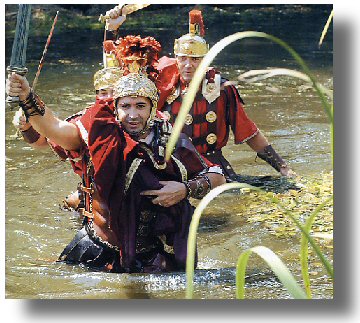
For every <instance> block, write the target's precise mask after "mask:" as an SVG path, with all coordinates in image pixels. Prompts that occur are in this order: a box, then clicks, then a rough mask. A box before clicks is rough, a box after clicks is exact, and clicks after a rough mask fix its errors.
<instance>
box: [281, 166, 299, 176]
mask: <svg viewBox="0 0 360 323" xmlns="http://www.w3.org/2000/svg"><path fill="white" fill-rule="evenodd" d="M280 174H281V176H286V177H295V176H296V173H295V172H294V171H293V170H292V169H291V168H290V167H289V166H286V167H281V168H280Z"/></svg>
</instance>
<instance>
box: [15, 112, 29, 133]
mask: <svg viewBox="0 0 360 323" xmlns="http://www.w3.org/2000/svg"><path fill="white" fill-rule="evenodd" d="M12 124H13V125H14V126H15V128H16V129H19V130H21V131H26V130H28V129H30V128H31V123H30V122H26V118H25V116H24V115H23V114H22V110H21V109H19V110H18V111H16V112H15V115H14V118H13V120H12Z"/></svg>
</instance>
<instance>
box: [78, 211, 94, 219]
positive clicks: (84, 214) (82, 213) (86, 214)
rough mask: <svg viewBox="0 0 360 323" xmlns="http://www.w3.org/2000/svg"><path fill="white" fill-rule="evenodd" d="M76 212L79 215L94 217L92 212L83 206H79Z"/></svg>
mask: <svg viewBox="0 0 360 323" xmlns="http://www.w3.org/2000/svg"><path fill="white" fill-rule="evenodd" d="M78 212H79V213H80V215H81V216H86V217H87V218H89V219H93V218H94V213H90V212H88V211H86V210H85V209H84V208H79V209H78Z"/></svg>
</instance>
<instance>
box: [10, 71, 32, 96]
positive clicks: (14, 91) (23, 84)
mask: <svg viewBox="0 0 360 323" xmlns="http://www.w3.org/2000/svg"><path fill="white" fill-rule="evenodd" d="M6 93H7V94H8V95H9V96H18V97H19V99H20V101H23V100H25V99H26V98H27V97H28V95H29V93H30V85H29V82H28V81H27V79H26V78H25V77H24V76H21V75H18V74H16V73H12V74H9V75H8V79H7V80H6Z"/></svg>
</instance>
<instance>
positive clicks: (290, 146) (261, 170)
mask: <svg viewBox="0 0 360 323" xmlns="http://www.w3.org/2000/svg"><path fill="white" fill-rule="evenodd" d="M322 11H324V12H327V11H326V10H321V11H319V12H316V14H314V13H313V12H311V13H309V12H303V13H297V14H294V15H293V16H291V15H290V14H286V13H285V12H273V11H269V12H268V11H262V12H251V13H250V14H249V16H248V17H247V20H243V21H238V22H234V21H226V19H225V20H222V28H217V31H216V32H214V30H213V29H212V28H211V26H209V31H208V40H209V42H210V44H214V43H215V42H216V41H217V40H220V39H221V38H222V37H224V36H226V35H228V34H231V33H233V32H235V31H243V30H259V31H264V32H268V33H270V34H273V35H275V36H278V37H280V38H283V39H284V40H286V41H288V42H289V44H290V45H292V46H293V47H294V48H295V49H296V50H297V51H298V52H299V53H300V55H302V57H303V58H304V59H305V60H306V62H307V63H308V64H309V65H310V67H311V68H312V72H313V73H314V75H315V76H316V78H317V79H318V80H319V82H321V83H322V84H324V85H325V86H328V87H329V88H332V79H333V78H332V34H331V32H330V33H329V35H328V38H327V40H326V43H325V44H324V46H323V48H322V49H320V50H319V49H318V48H317V42H318V39H319V35H320V33H321V30H322V27H323V24H324V22H325V21H326V18H327V17H326V14H321V12H322ZM314 15H315V16H316V15H317V17H321V19H320V18H319V19H312V18H313V16H314ZM324 19H325V20H324ZM255 22H256V23H255ZM305 22H306V23H305ZM184 32H185V30H184ZM129 33H134V34H138V33H141V34H142V35H147V34H151V35H153V36H155V37H157V38H158V40H160V41H161V42H162V43H163V44H166V45H165V46H164V47H165V48H164V53H167V52H169V51H171V43H172V39H173V38H174V37H178V36H179V35H177V34H176V35H174V33H173V31H168V30H163V29H161V28H159V29H158V30H151V31H149V32H148V33H145V32H144V31H143V30H142V31H138V30H134V31H129ZM78 37H79V35H78V34H76V33H69V34H62V35H56V33H55V36H54V39H53V42H52V45H51V46H52V47H51V49H50V50H49V54H48V58H47V62H46V64H45V66H44V70H43V72H42V74H41V76H40V80H39V85H38V92H39V94H40V95H41V96H42V98H43V100H44V101H45V102H46V103H47V105H48V106H49V107H50V108H52V109H53V111H55V113H56V114H57V115H58V116H59V117H61V118H65V117H66V116H68V115H70V114H72V113H75V112H77V111H79V110H81V109H82V108H83V107H84V106H86V105H87V104H88V103H91V102H92V101H93V98H94V95H93V90H92V76H93V74H94V72H95V71H96V70H98V69H99V68H100V65H99V63H100V62H101V45H100V44H101V39H102V33H101V32H96V33H94V32H93V33H89V34H88V35H87V37H81V41H80V39H78ZM44 42H45V40H44V39H32V41H31V42H30V45H29V57H30V59H29V63H28V67H29V79H32V78H33V75H34V73H35V70H36V68H37V65H36V64H37V61H38V57H39V56H40V54H41V52H42V46H43V44H44ZM79 46H81V48H80V47H79ZM8 47H9V46H8ZM7 53H9V48H8V49H7ZM7 63H8V62H7ZM214 65H215V66H217V67H221V70H222V71H223V73H224V75H225V76H226V77H227V78H229V79H233V80H234V79H236V77H237V76H238V75H239V74H240V73H242V72H245V71H247V70H250V69H264V68H268V67H287V68H297V66H296V64H295V63H294V61H293V59H292V58H291V57H290V56H289V54H287V53H286V52H285V51H284V50H282V49H281V48H279V47H278V46H277V45H273V44H270V43H269V42H267V41H264V40H250V39H249V40H246V41H242V42H241V43H239V44H235V45H231V46H229V48H227V49H225V50H224V51H223V52H222V53H221V54H220V55H219V56H218V57H217V58H216V61H215V62H214ZM239 89H240V92H241V95H242V97H243V99H244V100H245V103H246V107H247V108H246V111H247V113H248V115H249V116H250V117H251V119H252V120H254V121H255V122H256V124H257V125H258V127H259V128H260V129H261V130H262V132H263V133H264V134H265V135H266V137H267V138H268V139H269V141H270V142H271V143H272V145H273V146H274V147H275V148H276V150H277V151H278V152H279V153H280V154H281V155H282V156H283V157H284V159H286V160H287V161H288V162H289V163H290V165H291V166H292V168H293V169H294V170H295V171H296V172H297V173H298V174H300V175H302V176H304V177H310V178H311V177H317V176H319V174H320V173H321V172H325V173H326V172H329V171H331V169H332V165H331V151H330V134H329V126H328V123H327V118H326V116H325V113H324V111H323V108H322V106H321V104H320V100H319V98H318V97H317V96H316V94H315V92H314V91H313V90H311V89H309V88H308V87H307V86H306V85H304V84H303V83H302V82H300V81H298V80H295V79H291V78H282V77H277V78H273V79H271V80H268V81H266V82H263V83H262V84H256V85H255V84H245V83H240V85H239ZM13 114H14V112H13V111H10V110H7V112H6V296H7V297H8V298H183V297H184V295H185V286H186V279H185V274H184V273H169V274H162V275H149V274H146V275H145V274H131V275H128V274H107V273H101V272H89V271H88V270H86V269H84V268H81V267H78V266H74V267H73V266H68V265H65V264H61V263H55V262H54V260H56V259H57V257H58V255H59V254H60V252H61V251H62V249H63V247H64V246H65V245H66V244H67V243H68V242H69V241H70V240H71V238H72V237H73V236H74V233H75V232H76V230H77V228H79V226H80V222H81V221H80V220H79V219H78V216H77V214H75V213H71V212H65V211H62V210H60V209H59V204H60V203H61V201H62V199H63V198H64V197H65V196H66V195H67V194H68V193H69V192H70V191H72V190H74V189H75V187H76V185H77V182H78V181H79V179H78V178H77V177H76V176H75V175H74V174H73V173H72V170H71V168H70V165H69V164H67V163H63V162H60V161H59V160H58V159H57V158H56V156H54V154H53V153H52V152H51V151H50V150H44V151H35V150H33V149H31V148H29V147H28V146H27V145H26V144H25V143H24V142H23V141H21V140H18V139H16V138H15V136H14V134H15V130H14V128H13V126H12V124H11V120H12V117H13ZM224 153H225V155H226V156H227V158H228V159H229V161H230V162H231V164H232V165H233V166H234V168H235V170H236V171H237V172H239V173H241V174H247V175H276V172H275V171H274V170H272V169H271V167H269V166H268V165H266V164H265V163H263V162H259V161H258V162H255V161H254V159H255V154H254V153H253V152H252V151H251V150H250V149H249V148H248V147H247V146H246V145H241V146H236V145H234V144H233V142H232V141H231V140H230V142H229V145H228V146H227V147H226V148H225V149H224ZM242 198H244V197H242V196H239V195H238V194H225V195H224V196H220V197H218V198H217V199H216V200H215V201H213V202H212V203H211V204H210V206H209V208H208V210H207V212H206V215H205V216H204V217H203V218H202V219H201V221H200V228H199V236H198V251H199V265H198V268H199V269H198V270H197V271H196V275H195V295H194V297H195V298H235V264H236V261H237V258H238V256H239V255H240V253H241V252H242V251H244V250H246V249H248V248H250V247H253V246H257V245H264V246H267V247H269V248H270V249H272V250H273V251H274V252H275V253H276V254H278V255H279V256H280V257H281V258H282V259H283V260H284V261H285V263H286V264H287V265H288V266H289V269H290V270H291V271H292V273H293V274H294V275H295V276H296V277H297V278H298V280H301V278H300V270H299V264H298V253H299V239H298V237H295V238H281V239H275V238H274V236H272V235H271V234H270V233H269V232H268V231H267V229H266V228H265V227H263V226H262V225H260V224H259V225H255V224H250V223H248V222H246V214H245V216H239V215H238V213H237V212H236V205H239V206H240V205H241V203H242V202H241V200H242ZM227 205H232V206H233V207H232V208H231V209H229V210H227ZM234 210H235V211H234ZM312 285H313V289H314V290H313V293H314V295H313V297H314V298H331V297H332V284H331V282H330V281H329V280H328V278H327V276H326V273H325V272H324V271H322V270H319V271H318V272H317V273H316V274H314V276H313V277H312ZM246 296H247V297H248V298H289V297H290V295H289V294H288V293H287V291H286V290H284V288H283V287H282V285H281V284H280V283H279V282H278V281H277V279H276V277H275V276H274V275H273V274H271V272H270V270H269V269H268V268H267V267H266V265H265V264H264V263H263V262H262V261H260V260H259V259H256V257H254V258H251V259H250V261H249V269H248V280H247V289H246Z"/></svg>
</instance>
